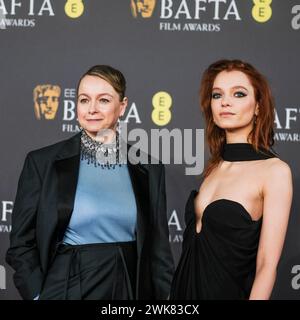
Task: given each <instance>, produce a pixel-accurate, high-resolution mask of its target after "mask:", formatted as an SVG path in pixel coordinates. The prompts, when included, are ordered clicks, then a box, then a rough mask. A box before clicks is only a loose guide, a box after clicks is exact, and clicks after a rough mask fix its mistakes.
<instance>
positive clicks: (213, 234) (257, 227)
mask: <svg viewBox="0 0 300 320" xmlns="http://www.w3.org/2000/svg"><path fill="white" fill-rule="evenodd" d="M200 96H201V106H202V110H203V112H204V115H205V119H206V136H207V143H208V146H209V148H210V152H211V158H210V160H209V162H208V164H207V167H206V169H205V172H204V181H203V183H202V185H201V187H200V190H199V192H197V191H193V192H192V193H191V195H190V197H189V200H188V202H187V205H186V230H185V234H184V242H183V251H182V255H181V259H180V261H179V265H178V267H177V271H176V274H175V276H174V279H173V284H172V290H171V299H268V298H269V297H270V295H271V292H272V288H273V286H274V282H275V278H276V269H277V264H278V261H279V258H280V255H281V251H282V247H283V243H284V238H285V234H286V229H287V224H288V219H289V212H290V207H291V201H292V177H291V171H290V168H289V166H288V165H287V164H286V163H285V162H283V161H282V160H280V159H279V158H278V157H277V156H276V155H275V154H274V153H273V152H272V151H271V149H270V148H271V146H272V145H273V143H274V139H273V123H274V104H273V100H272V96H271V91H270V88H269V85H268V83H267V81H266V79H265V78H264V76H262V75H261V74H260V73H259V72H258V71H257V70H256V69H255V68H254V67H253V66H251V65H250V64H248V63H245V62H243V61H240V60H221V61H217V62H215V63H213V64H212V65H211V66H209V68H208V69H207V70H206V71H205V73H204V75H203V78H202V83H201V89H200Z"/></svg>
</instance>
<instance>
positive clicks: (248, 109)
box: [211, 71, 258, 133]
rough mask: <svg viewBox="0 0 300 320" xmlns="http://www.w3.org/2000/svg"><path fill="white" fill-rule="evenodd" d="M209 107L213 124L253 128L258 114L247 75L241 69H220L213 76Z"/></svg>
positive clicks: (226, 126)
mask: <svg viewBox="0 0 300 320" xmlns="http://www.w3.org/2000/svg"><path fill="white" fill-rule="evenodd" d="M211 108H212V114H213V120H214V122H215V124H216V125H217V126H218V127H219V128H222V129H225V130H235V129H245V131H247V133H249V132H250V131H251V130H252V128H253V119H254V115H255V114H256V115H258V104H257V102H256V100H255V92H254V88H253V86H252V84H251V83H250V81H249V79H248V77H247V76H246V75H245V74H244V73H243V72H241V71H229V72H228V71H222V72H220V73H219V74H218V75H217V77H216V78H215V81H214V84H213V89H212V96H211Z"/></svg>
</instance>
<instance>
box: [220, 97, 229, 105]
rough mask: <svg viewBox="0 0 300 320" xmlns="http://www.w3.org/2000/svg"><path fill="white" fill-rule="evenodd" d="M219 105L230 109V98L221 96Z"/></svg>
mask: <svg viewBox="0 0 300 320" xmlns="http://www.w3.org/2000/svg"><path fill="white" fill-rule="evenodd" d="M221 104H222V107H230V106H231V102H230V98H229V97H228V96H226V95H223V97H222V101H221Z"/></svg>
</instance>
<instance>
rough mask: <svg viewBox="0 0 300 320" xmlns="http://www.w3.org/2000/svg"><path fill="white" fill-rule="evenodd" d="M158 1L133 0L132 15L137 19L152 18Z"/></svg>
mask: <svg viewBox="0 0 300 320" xmlns="http://www.w3.org/2000/svg"><path fill="white" fill-rule="evenodd" d="M155 4H156V0H131V12H132V15H133V16H134V17H135V18H137V17H138V16H142V17H143V18H150V17H151V16H152V13H153V11H154V8H155Z"/></svg>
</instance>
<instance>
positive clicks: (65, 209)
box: [55, 134, 80, 241]
mask: <svg viewBox="0 0 300 320" xmlns="http://www.w3.org/2000/svg"><path fill="white" fill-rule="evenodd" d="M79 164H80V134H78V135H76V136H74V137H73V138H72V139H70V140H68V141H67V142H66V144H65V145H64V147H63V148H62V150H61V152H60V153H58V155H57V159H56V161H55V168H56V172H57V184H58V185H57V190H58V194H57V197H58V200H57V212H58V217H57V221H58V222H57V224H58V226H57V236H58V241H61V240H62V239H63V236H64V232H65V229H66V227H67V225H68V223H69V221H70V218H71V214H72V211H73V207H74V199H75V193H76V187H77V181H78V173H79Z"/></svg>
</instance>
